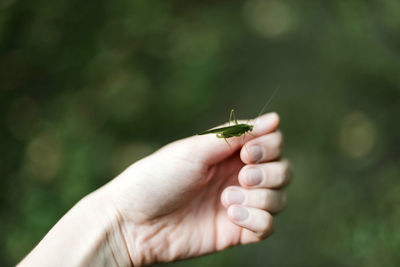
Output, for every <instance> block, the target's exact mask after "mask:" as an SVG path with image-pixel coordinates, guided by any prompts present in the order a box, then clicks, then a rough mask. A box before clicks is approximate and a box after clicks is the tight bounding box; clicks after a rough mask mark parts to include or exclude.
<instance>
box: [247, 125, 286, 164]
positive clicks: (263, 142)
mask: <svg viewBox="0 0 400 267" xmlns="http://www.w3.org/2000/svg"><path fill="white" fill-rule="evenodd" d="M282 143H283V138H282V134H281V132H279V131H276V132H273V133H270V134H267V135H263V136H261V137H258V138H255V139H253V140H251V141H249V142H247V143H246V146H243V148H242V150H241V151H240V158H241V159H242V161H243V162H244V163H246V164H250V163H259V162H267V161H271V160H274V159H276V158H278V157H279V156H280V155H281V150H282Z"/></svg>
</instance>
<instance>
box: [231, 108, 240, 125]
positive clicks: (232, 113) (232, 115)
mask: <svg viewBox="0 0 400 267" xmlns="http://www.w3.org/2000/svg"><path fill="white" fill-rule="evenodd" d="M232 117H233V120H234V122H235V125H238V124H239V123H238V121H237V120H236V116H235V110H234V109H232V110H231V115H230V116H229V125H231V121H232Z"/></svg>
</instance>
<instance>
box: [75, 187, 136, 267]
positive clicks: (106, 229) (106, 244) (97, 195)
mask: <svg viewBox="0 0 400 267" xmlns="http://www.w3.org/2000/svg"><path fill="white" fill-rule="evenodd" d="M111 199H112V198H110V196H108V195H107V194H106V193H104V191H103V190H102V189H100V190H97V191H95V192H93V193H91V194H89V195H88V196H86V197H85V198H83V199H82V200H81V201H80V203H78V204H77V205H81V208H82V211H85V212H88V213H89V215H90V217H91V221H92V224H93V226H94V227H97V228H98V231H99V233H101V234H100V236H101V237H100V240H98V242H97V246H96V248H95V249H93V250H92V254H93V257H90V258H93V259H96V261H95V262H93V263H92V262H90V264H89V265H93V266H98V265H101V266H133V264H132V261H131V257H130V253H129V250H128V247H127V243H126V240H125V234H124V231H123V229H122V227H123V219H122V216H121V214H120V213H119V212H118V210H117V209H115V207H114V205H113V204H114V203H113V202H112V201H111Z"/></svg>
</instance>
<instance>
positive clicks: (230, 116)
mask: <svg viewBox="0 0 400 267" xmlns="http://www.w3.org/2000/svg"><path fill="white" fill-rule="evenodd" d="M234 113H235V111H234V110H233V109H231V115H229V122H228V123H229V124H228V125H229V126H231V120H232V115H233V114H234Z"/></svg>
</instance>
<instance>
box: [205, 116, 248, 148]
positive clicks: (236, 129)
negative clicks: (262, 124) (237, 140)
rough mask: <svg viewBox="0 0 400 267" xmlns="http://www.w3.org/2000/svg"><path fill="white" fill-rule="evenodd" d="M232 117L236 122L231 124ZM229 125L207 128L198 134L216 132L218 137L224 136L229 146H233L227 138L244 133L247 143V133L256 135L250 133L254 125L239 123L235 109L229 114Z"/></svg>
mask: <svg viewBox="0 0 400 267" xmlns="http://www.w3.org/2000/svg"><path fill="white" fill-rule="evenodd" d="M232 117H233V121H234V123H235V124H234V125H232V126H231V121H232ZM228 125H229V126H226V127H220V128H216V129H211V130H207V131H204V132H202V133H199V134H198V135H203V134H210V133H214V134H216V136H217V137H218V138H224V140H225V142H226V143H227V144H228V146H229V147H231V145H230V144H229V142H228V140H226V139H227V138H231V137H235V136H236V137H238V136H241V135H243V143H245V138H246V133H248V134H250V135H252V136H254V135H253V134H251V133H250V132H251V131H252V130H253V125H249V124H246V123H240V124H239V123H238V121H237V120H236V116H235V110H233V109H232V110H231V115H230V116H229V122H228Z"/></svg>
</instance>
